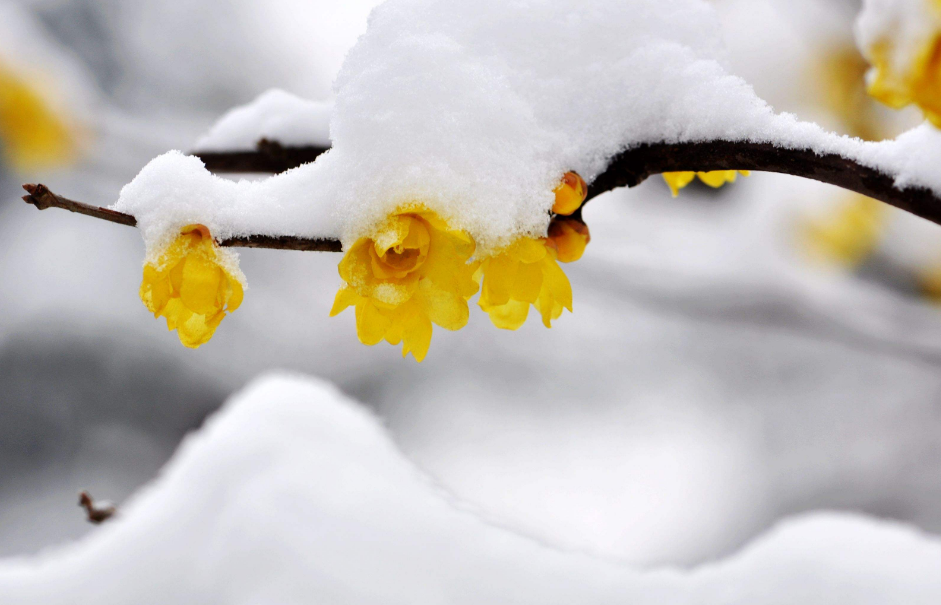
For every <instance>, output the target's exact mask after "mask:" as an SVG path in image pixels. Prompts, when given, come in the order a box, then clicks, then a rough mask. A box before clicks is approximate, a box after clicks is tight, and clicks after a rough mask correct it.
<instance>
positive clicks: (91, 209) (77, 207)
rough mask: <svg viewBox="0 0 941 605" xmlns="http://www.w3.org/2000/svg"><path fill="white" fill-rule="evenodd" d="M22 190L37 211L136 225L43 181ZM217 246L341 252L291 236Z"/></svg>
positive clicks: (336, 245)
mask: <svg viewBox="0 0 941 605" xmlns="http://www.w3.org/2000/svg"><path fill="white" fill-rule="evenodd" d="M23 189H25V190H26V192H27V194H28V195H24V196H23V201H25V202H26V203H27V204H32V205H33V206H36V207H37V208H39V209H40V210H45V209H46V208H62V209H63V210H68V211H69V212H77V213H79V214H84V215H86V216H91V217H93V218H98V219H101V220H105V221H110V222H112V223H118V224H120V225H127V226H129V227H136V226H137V219H136V218H135V217H133V216H131V215H130V214H125V213H123V212H117V211H115V210H111V209H110V208H103V207H100V206H92V205H90V204H85V203H83V202H76V201H75V200H70V199H68V198H66V197H62V196H61V195H58V194H55V193H53V192H52V191H50V190H49V188H48V187H46V186H45V185H43V184H38V185H32V184H26V185H23ZM219 245H220V246H226V247H232V248H273V249H276V250H302V251H307V252H340V251H341V250H342V246H341V245H340V242H339V240H335V239H313V238H305V237H296V236H291V235H282V236H271V235H251V236H247V237H232V238H228V239H224V240H222V241H220V242H219Z"/></svg>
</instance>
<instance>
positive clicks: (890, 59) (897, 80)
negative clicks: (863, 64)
mask: <svg viewBox="0 0 941 605" xmlns="http://www.w3.org/2000/svg"><path fill="white" fill-rule="evenodd" d="M867 59H869V62H870V63H871V64H872V69H871V70H870V71H869V74H868V75H867V78H868V81H869V88H868V91H869V94H870V95H872V96H873V97H874V98H875V99H877V100H878V101H881V102H882V103H885V104H886V105H888V106H889V107H892V108H893V109H901V108H902V107H905V106H906V105H910V104H912V103H914V104H915V105H917V106H918V107H920V108H921V110H922V111H923V112H924V114H925V117H926V118H927V119H928V120H929V121H930V122H931V123H932V124H934V125H935V126H937V127H938V128H941V32H939V33H937V34H935V35H934V36H933V37H931V39H929V40H927V41H926V42H925V44H923V45H921V47H920V48H919V49H918V52H917V53H916V54H915V55H914V56H913V57H911V58H910V60H908V61H905V66H904V67H903V68H902V69H898V66H899V63H900V62H899V57H897V56H896V51H895V47H894V44H893V43H892V42H891V41H889V40H887V39H884V40H882V41H881V42H879V43H877V44H875V45H874V46H873V47H872V48H871V49H869V52H868V53H867Z"/></svg>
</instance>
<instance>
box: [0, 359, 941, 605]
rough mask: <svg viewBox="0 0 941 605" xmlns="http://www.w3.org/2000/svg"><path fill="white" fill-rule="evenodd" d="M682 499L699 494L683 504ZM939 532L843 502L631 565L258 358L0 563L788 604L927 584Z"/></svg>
mask: <svg viewBox="0 0 941 605" xmlns="http://www.w3.org/2000/svg"><path fill="white" fill-rule="evenodd" d="M690 505H692V506H695V503H690ZM939 566H941V542H939V541H938V540H937V539H935V538H929V537H927V536H924V535H921V534H919V533H917V532H915V531H913V530H911V529H908V528H906V527H903V526H900V525H896V524H890V523H884V522H877V521H874V520H869V519H865V518H863V517H858V516H854V515H837V514H817V515H813V516H809V517H803V518H798V519H796V520H792V521H789V522H787V523H784V524H782V525H781V526H779V527H778V528H777V529H775V530H773V531H772V532H771V533H770V534H769V535H767V536H765V537H764V538H761V539H759V540H758V541H757V542H756V543H755V544H753V545H752V546H750V547H748V548H746V549H745V550H744V551H743V552H741V553H739V554H737V555H734V556H732V557H731V558H729V559H727V560H725V561H723V562H721V563H718V564H712V565H707V566H704V567H701V568H698V569H693V570H689V571H680V570H675V569H670V570H667V569H664V570H652V571H640V570H637V569H633V568H631V567H629V566H626V565H621V564H618V563H616V562H613V561H605V560H601V559H595V558H591V557H588V556H586V555H582V554H577V553H572V552H565V551H560V550H555V549H552V548H549V547H547V546H544V545H542V544H540V543H538V542H535V541H533V540H530V539H528V538H526V537H523V536H521V535H519V534H516V533H514V532H513V531H511V530H509V529H506V528H501V527H498V526H495V525H492V524H488V523H487V522H485V521H483V520H482V519H481V518H480V517H478V516H477V515H475V514H474V512H473V511H472V510H469V508H468V507H467V506H466V505H462V504H461V503H460V502H457V501H456V500H455V499H454V498H453V496H450V495H449V494H447V493H446V492H444V491H443V490H442V489H441V488H439V487H437V486H436V485H435V484H434V483H433V481H432V480H430V479H429V478H428V477H426V476H424V475H423V474H422V473H421V472H419V471H418V470H417V469H416V468H415V467H414V466H413V465H412V464H411V463H410V462H409V461H408V460H407V459H406V458H404V457H403V455H402V454H401V453H400V452H399V450H398V449H397V448H396V446H395V445H394V443H393V442H392V441H391V440H390V439H389V437H388V436H387V434H386V432H385V430H384V429H383V427H382V425H381V423H380V422H379V421H378V420H377V419H376V418H375V417H373V416H372V415H370V414H369V413H368V412H366V411H365V410H364V409H363V408H361V407H360V406H358V405H357V404H355V403H353V402H351V401H350V400H348V399H347V398H345V397H344V396H342V395H341V394H339V393H338V392H337V391H336V390H335V389H334V388H333V387H331V386H329V385H327V384H325V383H323V382H320V381H317V380H313V379H306V378H301V377H299V376H287V375H271V376H268V377H266V378H263V379H260V380H258V381H256V382H255V383H253V384H252V385H251V386H249V387H248V388H246V390H245V391H244V392H242V393H241V394H240V395H237V396H236V397H235V398H234V400H233V401H231V402H230V403H229V404H228V405H227V406H226V407H225V408H224V409H223V411H222V412H220V413H219V414H218V415H217V416H216V417H215V418H213V419H212V420H211V421H210V422H209V423H208V425H207V426H206V427H204V428H203V429H202V430H201V431H200V432H199V433H198V434H196V435H195V436H193V437H190V438H189V439H188V440H187V441H186V442H184V444H183V446H182V447H181V448H180V451H179V452H178V454H177V455H176V457H175V458H174V460H172V461H171V462H170V463H169V464H168V466H167V467H166V468H165V470H164V472H163V473H162V475H161V476H160V477H159V478H158V479H157V480H156V481H155V482H154V483H153V484H152V485H150V486H149V487H147V488H145V489H144V490H142V491H141V492H140V493H139V494H138V496H137V497H136V498H134V499H133V500H132V501H131V502H128V503H127V505H126V506H124V507H122V509H121V514H120V516H119V517H117V518H115V519H114V520H112V521H109V522H108V523H107V524H105V525H104V526H102V528H101V529H100V530H98V531H96V532H95V533H93V534H91V535H90V536H88V537H87V538H85V539H84V540H82V541H80V542H78V543H75V544H73V545H70V546H65V547H60V548H58V549H55V550H50V551H46V552H45V553H43V554H41V555H39V556H37V557H33V558H23V559H15V560H5V561H2V562H0V595H2V601H3V603H4V604H5V605H15V604H17V603H30V604H32V603H43V604H44V605H55V604H57V603H63V604H64V603H76V602H94V603H97V604H99V605H107V604H109V603H114V604H115V605H117V604H122V605H123V604H125V603H130V602H133V603H141V604H147V603H154V604H156V603H176V604H179V605H186V604H188V603H193V604H197V603H198V604H200V605H203V604H205V603H227V604H229V603H231V604H235V603H246V604H248V603H278V604H290V603H336V604H339V603H364V604H367V603H368V604H369V605H376V604H381V603H403V604H404V603H409V604H412V605H414V604H421V603H488V604H495V603H515V604H523V603H533V604H534V605H536V604H538V605H548V604H552V603H559V604H566V605H569V604H571V603H638V604H642V603H650V604H654V603H656V604H658V605H670V604H679V603H683V604H691V603H697V604H716V605H718V604H720V603H721V604H723V605H738V604H741V605H754V604H758V603H760V604H761V605H773V604H781V605H785V604H787V605H792V604H793V603H802V604H806V605H813V604H815V603H821V604H823V603H827V604H832V603H854V604H855V605H875V604H890V603H905V604H906V605H919V604H925V605H929V604H930V605H934V604H935V603H937V602H938V599H939V598H941V576H939V575H938V574H937V573H934V572H936V571H937V569H938V568H939Z"/></svg>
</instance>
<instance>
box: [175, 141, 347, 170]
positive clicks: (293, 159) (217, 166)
mask: <svg viewBox="0 0 941 605" xmlns="http://www.w3.org/2000/svg"><path fill="white" fill-rule="evenodd" d="M328 149H329V147H320V146H317V145H309V146H304V147H285V146H283V145H281V143H278V142H277V141H269V140H268V139H261V140H260V141H258V144H257V145H256V148H255V151H220V152H217V151H194V152H192V155H195V156H196V157H198V158H199V159H201V160H202V161H203V163H204V164H205V165H206V169H207V170H209V171H210V172H261V173H272V174H277V173H279V172H284V171H286V170H290V169H291V168H297V167H298V166H300V165H302V164H307V163H310V162H313V161H314V160H316V159H317V157H318V156H319V155H320V154H322V153H324V152H325V151H327V150H328Z"/></svg>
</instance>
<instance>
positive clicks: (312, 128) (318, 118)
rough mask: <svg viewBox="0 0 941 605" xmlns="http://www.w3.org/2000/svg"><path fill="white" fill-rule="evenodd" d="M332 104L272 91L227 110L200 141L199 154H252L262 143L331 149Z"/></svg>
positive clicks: (280, 91) (197, 147)
mask: <svg viewBox="0 0 941 605" xmlns="http://www.w3.org/2000/svg"><path fill="white" fill-rule="evenodd" d="M332 109H333V104H332V103H327V102H323V101H307V100H305V99H302V98H300V97H297V96H295V95H292V94H291V93H289V92H285V91H283V90H278V89H273V90H269V91H267V92H265V93H264V94H262V95H261V96H259V97H258V98H257V99H255V100H254V101H252V102H251V103H249V104H248V105H243V106H241V107H236V108H235V109H232V110H230V111H229V112H227V113H226V114H225V115H223V116H222V117H221V118H219V120H218V121H217V122H216V123H215V124H214V125H213V126H212V128H210V129H209V132H207V133H206V134H205V135H204V136H203V137H202V138H200V139H199V141H197V142H196V149H197V150H199V151H253V150H254V149H255V147H256V144H257V143H258V141H260V140H261V139H268V140H269V141H278V142H279V143H281V144H282V145H296V146H305V145H317V146H320V147H329V146H330V112H331V111H332Z"/></svg>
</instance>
